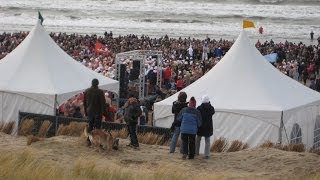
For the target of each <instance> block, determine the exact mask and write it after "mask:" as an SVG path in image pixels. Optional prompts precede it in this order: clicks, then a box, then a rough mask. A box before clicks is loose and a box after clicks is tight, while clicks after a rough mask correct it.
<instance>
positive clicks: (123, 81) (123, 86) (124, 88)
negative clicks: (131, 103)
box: [119, 64, 128, 98]
mask: <svg viewBox="0 0 320 180" xmlns="http://www.w3.org/2000/svg"><path fill="white" fill-rule="evenodd" d="M119 69H120V73H119V85H120V87H119V91H120V92H119V97H120V98H127V96H128V78H127V77H126V76H127V73H126V69H127V67H126V65H125V64H120V68H119Z"/></svg>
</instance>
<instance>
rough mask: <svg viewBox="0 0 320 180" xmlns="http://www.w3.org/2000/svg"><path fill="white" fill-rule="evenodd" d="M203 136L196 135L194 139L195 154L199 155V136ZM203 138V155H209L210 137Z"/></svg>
mask: <svg viewBox="0 0 320 180" xmlns="http://www.w3.org/2000/svg"><path fill="white" fill-rule="evenodd" d="M202 137H203V136H197V139H196V155H199V150H200V142H201V138H202ZM204 139H205V146H204V155H205V156H208V157H209V155H210V137H204Z"/></svg>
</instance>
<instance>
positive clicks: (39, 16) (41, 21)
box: [38, 11, 44, 25]
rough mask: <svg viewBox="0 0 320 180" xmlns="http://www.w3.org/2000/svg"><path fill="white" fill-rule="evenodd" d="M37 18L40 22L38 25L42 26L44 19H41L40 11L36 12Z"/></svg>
mask: <svg viewBox="0 0 320 180" xmlns="http://www.w3.org/2000/svg"><path fill="white" fill-rule="evenodd" d="M38 18H39V20H40V24H41V25H42V23H43V21H44V19H43V17H42V15H41V13H40V11H38Z"/></svg>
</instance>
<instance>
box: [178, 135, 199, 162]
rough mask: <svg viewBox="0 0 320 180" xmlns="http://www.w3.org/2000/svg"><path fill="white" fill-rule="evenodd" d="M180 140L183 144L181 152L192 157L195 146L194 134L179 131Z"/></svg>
mask: <svg viewBox="0 0 320 180" xmlns="http://www.w3.org/2000/svg"><path fill="white" fill-rule="evenodd" d="M181 140H182V144H183V146H182V147H183V154H186V155H189V158H190V159H191V158H194V154H195V151H196V149H195V146H196V142H195V140H196V135H195V134H184V133H181Z"/></svg>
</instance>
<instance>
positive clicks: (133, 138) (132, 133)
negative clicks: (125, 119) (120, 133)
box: [127, 124, 139, 147]
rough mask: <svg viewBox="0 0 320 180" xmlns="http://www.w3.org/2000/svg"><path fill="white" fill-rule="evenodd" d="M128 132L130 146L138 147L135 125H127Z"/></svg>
mask: <svg viewBox="0 0 320 180" xmlns="http://www.w3.org/2000/svg"><path fill="white" fill-rule="evenodd" d="M127 127H128V132H129V135H130V144H131V145H132V146H135V147H139V142H138V137H137V124H129V125H127Z"/></svg>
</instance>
